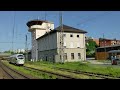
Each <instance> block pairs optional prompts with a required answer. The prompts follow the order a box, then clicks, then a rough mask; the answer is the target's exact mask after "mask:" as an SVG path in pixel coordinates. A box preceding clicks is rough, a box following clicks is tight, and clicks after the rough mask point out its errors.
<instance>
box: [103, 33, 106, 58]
mask: <svg viewBox="0 0 120 90" xmlns="http://www.w3.org/2000/svg"><path fill="white" fill-rule="evenodd" d="M103 42H104V51H105V59H106V48H105V37H104V33H103Z"/></svg>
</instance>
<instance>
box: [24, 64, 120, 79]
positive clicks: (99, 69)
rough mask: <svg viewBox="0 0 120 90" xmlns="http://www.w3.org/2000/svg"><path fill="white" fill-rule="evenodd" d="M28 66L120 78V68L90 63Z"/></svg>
mask: <svg viewBox="0 0 120 90" xmlns="http://www.w3.org/2000/svg"><path fill="white" fill-rule="evenodd" d="M25 65H26V66H34V67H43V68H46V69H50V68H55V67H62V68H68V69H71V70H82V71H87V72H94V73H100V74H109V75H112V76H115V77H119V76H120V68H119V66H118V68H116V67H114V66H105V67H104V66H102V65H101V66H100V65H91V64H90V63H81V62H72V63H70V62H67V63H65V64H59V63H54V64H53V63H50V62H26V63H25Z"/></svg>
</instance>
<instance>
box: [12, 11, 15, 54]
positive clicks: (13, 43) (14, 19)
mask: <svg viewBox="0 0 120 90" xmlns="http://www.w3.org/2000/svg"><path fill="white" fill-rule="evenodd" d="M14 31H15V12H14V19H13V30H12V52H14V51H13V49H14V48H13V47H14V45H13V44H14Z"/></svg>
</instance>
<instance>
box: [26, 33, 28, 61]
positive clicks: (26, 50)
mask: <svg viewBox="0 0 120 90" xmlns="http://www.w3.org/2000/svg"><path fill="white" fill-rule="evenodd" d="M25 56H26V60H27V59H28V48H27V34H26V35H25Z"/></svg>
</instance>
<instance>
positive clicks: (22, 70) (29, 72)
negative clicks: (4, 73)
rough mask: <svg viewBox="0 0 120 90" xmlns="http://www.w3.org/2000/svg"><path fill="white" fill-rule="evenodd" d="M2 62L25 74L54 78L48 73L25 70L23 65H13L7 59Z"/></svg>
mask: <svg viewBox="0 0 120 90" xmlns="http://www.w3.org/2000/svg"><path fill="white" fill-rule="evenodd" d="M3 63H4V64H6V65H8V66H9V67H11V68H13V69H15V70H18V71H20V72H23V73H25V74H28V75H32V76H33V77H36V78H39V79H55V78H56V77H55V76H50V77H49V75H48V74H44V73H42V72H41V73H38V72H34V71H30V70H26V69H24V68H23V67H19V66H15V65H13V64H9V63H8V62H7V61H3Z"/></svg>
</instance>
